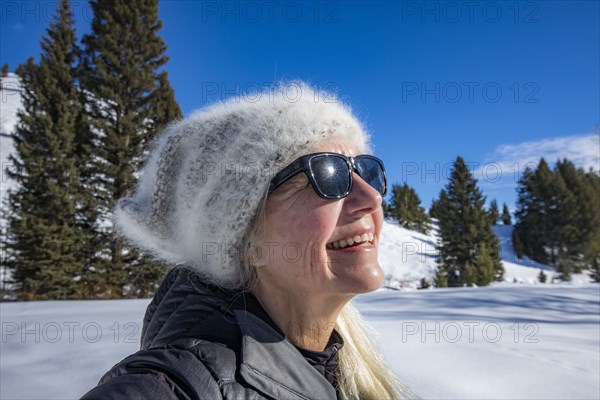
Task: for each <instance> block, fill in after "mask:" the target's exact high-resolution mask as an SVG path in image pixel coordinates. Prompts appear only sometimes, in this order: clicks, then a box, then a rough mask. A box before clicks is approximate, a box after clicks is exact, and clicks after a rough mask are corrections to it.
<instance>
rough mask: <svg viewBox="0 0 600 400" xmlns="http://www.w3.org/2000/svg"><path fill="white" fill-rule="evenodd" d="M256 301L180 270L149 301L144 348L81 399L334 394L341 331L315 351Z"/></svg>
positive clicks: (322, 396) (321, 396)
mask: <svg viewBox="0 0 600 400" xmlns="http://www.w3.org/2000/svg"><path fill="white" fill-rule="evenodd" d="M252 300H253V301H254V303H257V302H256V299H254V297H251V295H248V293H246V294H239V293H238V294H237V295H236V294H233V293H232V292H226V291H223V290H221V289H219V288H216V287H211V286H208V285H206V284H204V283H203V282H201V280H199V279H198V278H197V277H196V276H195V275H194V274H193V273H190V272H189V271H187V270H185V269H182V268H176V269H174V270H173V271H171V273H170V274H169V275H168V276H167V277H166V278H165V280H164V282H163V283H162V285H161V287H160V288H159V289H158V291H157V293H156V295H155V296H154V299H153V300H152V302H151V303H150V305H149V306H148V309H147V311H146V315H145V317H144V327H143V329H142V344H141V350H140V351H138V352H137V353H135V354H132V355H131V356H129V357H127V358H125V359H124V360H122V361H121V362H119V363H118V364H116V365H115V366H114V367H113V368H112V369H111V370H110V371H109V372H107V373H106V374H105V375H104V376H103V377H102V379H101V380H100V382H99V384H98V386H97V387H95V388H94V389H92V390H91V391H89V392H88V393H87V394H85V395H84V396H83V399H85V400H91V399H131V400H135V399H140V400H142V399H144V400H146V399H210V400H214V399H265V398H266V399H335V398H336V391H335V389H334V387H333V386H332V383H331V376H334V374H333V372H332V371H333V370H334V369H335V367H336V366H337V351H338V350H339V348H341V346H342V343H341V338H339V335H338V336H337V338H336V340H337V343H335V341H334V343H333V344H332V345H330V346H329V347H328V349H326V351H325V352H324V353H315V355H316V358H315V357H312V358H311V354H310V353H311V352H301V351H302V350H301V349H298V348H296V347H295V346H294V345H292V344H291V343H290V342H289V341H288V340H286V339H285V338H284V337H283V336H282V334H281V332H280V331H279V329H278V328H277V327H276V325H275V324H274V323H273V322H272V321H271V320H270V318H269V317H268V315H266V313H265V312H264V310H263V309H262V308H261V307H260V306H257V304H252V305H251V304H248V303H250V302H252ZM334 334H335V335H337V333H335V332H334ZM333 337H334V335H332V338H333ZM330 343H331V342H330ZM305 353H306V354H305ZM315 360H316V361H315ZM311 364H313V365H314V364H318V365H314V366H313V365H311ZM318 370H319V371H320V372H321V373H319V372H318ZM326 377H327V378H326Z"/></svg>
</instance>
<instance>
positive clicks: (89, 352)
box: [0, 284, 600, 399]
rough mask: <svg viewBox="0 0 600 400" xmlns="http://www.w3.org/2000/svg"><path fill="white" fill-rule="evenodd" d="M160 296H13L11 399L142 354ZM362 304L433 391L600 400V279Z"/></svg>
mask: <svg viewBox="0 0 600 400" xmlns="http://www.w3.org/2000/svg"><path fill="white" fill-rule="evenodd" d="M148 303H149V300H147V299H144V300H105V301H47V302H22V303H1V304H0V311H1V313H0V315H1V319H2V342H1V343H0V346H1V354H2V357H1V358H0V369H1V374H0V398H2V399H42V398H43V399H59V398H60V399H64V398H78V397H79V396H81V395H83V394H84V393H85V392H87V391H88V390H89V389H91V388H92V387H93V386H95V385H96V383H97V381H98V380H99V379H100V377H101V376H102V375H103V374H104V373H105V372H107V371H108V369H109V368H110V367H111V366H112V365H114V364H115V363H117V362H118V361H120V360H121V359H123V358H124V357H125V356H127V355H129V354H131V353H134V352H135V351H137V350H138V348H139V345H140V343H139V337H140V333H141V327H142V325H141V324H142V318H143V315H144V311H145V307H146V306H147V304H148ZM355 303H356V305H357V306H358V308H359V309H360V310H361V312H362V313H363V315H364V316H365V318H366V320H367V321H368V322H369V323H370V324H371V325H372V326H373V327H374V328H375V329H376V330H377V331H378V333H379V335H380V345H381V348H382V349H383V350H384V355H385V358H386V360H387V362H388V363H389V364H390V366H391V367H392V368H393V369H394V371H395V372H396V373H397V375H398V376H399V377H400V378H401V379H402V380H403V382H404V383H405V384H406V385H407V386H408V387H409V388H410V389H412V390H413V391H414V392H416V393H417V394H418V395H420V396H422V397H423V398H439V399H441V398H444V399H446V398H455V399H456V398H461V399H462V398H464V399H467V398H469V399H475V398H477V399H499V398H502V399H516V398H519V399H541V398H543V399H597V398H599V397H600V378H599V376H600V287H599V286H598V285H592V284H589V285H582V286H573V285H504V286H493V287H486V288H459V289H435V290H419V291H397V290H389V289H381V290H379V291H377V292H374V293H370V294H366V295H362V296H359V297H358V298H357V299H356V300H355Z"/></svg>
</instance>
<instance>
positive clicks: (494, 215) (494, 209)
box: [488, 199, 500, 225]
mask: <svg viewBox="0 0 600 400" xmlns="http://www.w3.org/2000/svg"><path fill="white" fill-rule="evenodd" d="M488 213H489V215H490V221H491V222H492V225H496V224H497V223H498V218H500V211H499V210H498V202H497V201H496V199H494V200H492V202H491V203H490V208H489V210H488Z"/></svg>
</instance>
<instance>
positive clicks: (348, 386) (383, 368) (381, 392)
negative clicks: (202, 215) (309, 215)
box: [240, 193, 418, 400]
mask: <svg viewBox="0 0 600 400" xmlns="http://www.w3.org/2000/svg"><path fill="white" fill-rule="evenodd" d="M266 200H267V195H266V193H265V195H264V197H263V198H262V199H261V201H260V203H259V206H258V209H257V212H256V214H255V216H254V218H253V219H252V222H251V224H250V226H249V228H248V229H247V231H246V233H245V235H244V239H243V243H242V247H243V248H244V249H245V250H246V251H243V252H242V257H241V261H242V268H241V271H240V273H241V274H242V276H243V277H244V279H245V284H244V288H245V289H250V288H253V287H254V286H255V284H256V282H257V279H258V278H257V274H256V271H255V268H254V267H253V266H252V262H251V260H250V257H249V252H250V248H251V242H250V239H251V238H256V237H260V234H261V231H262V229H263V228H264V220H265V213H266V204H267V201H266ZM335 328H336V330H337V331H338V333H339V334H340V335H341V336H342V338H343V340H344V346H343V347H342V348H341V350H340V351H339V353H338V367H337V372H336V377H337V390H338V393H339V397H340V399H341V400H356V399H361V400H363V399H364V400H382V399H400V398H418V397H417V396H416V395H414V394H413V393H411V392H410V391H409V390H408V389H407V388H406V387H405V386H404V385H402V383H401V382H400V381H399V380H398V378H397V377H396V375H395V374H394V372H393V371H392V370H391V369H390V367H389V366H388V365H387V364H386V363H385V361H384V360H383V357H382V356H381V352H380V351H379V349H378V347H377V346H376V345H375V343H374V342H373V340H372V339H371V338H374V337H377V336H378V335H377V333H376V332H375V331H374V330H373V329H372V328H371V327H369V326H368V325H367V324H366V323H365V322H364V320H363V318H362V316H361V314H360V312H359V311H358V309H357V308H356V307H355V306H354V305H353V304H352V303H347V304H346V305H345V306H344V308H343V309H342V311H341V313H340V315H339V316H338V319H337V321H336V325H335Z"/></svg>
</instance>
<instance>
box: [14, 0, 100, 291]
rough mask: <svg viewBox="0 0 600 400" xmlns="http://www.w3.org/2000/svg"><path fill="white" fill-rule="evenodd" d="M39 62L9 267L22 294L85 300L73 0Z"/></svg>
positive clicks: (29, 100) (27, 115)
mask: <svg viewBox="0 0 600 400" xmlns="http://www.w3.org/2000/svg"><path fill="white" fill-rule="evenodd" d="M41 45H42V54H41V59H40V63H39V65H36V64H35V63H34V62H33V59H32V58H30V59H29V61H28V62H27V64H25V65H24V66H21V67H20V68H19V69H18V70H19V72H20V74H21V81H22V85H23V110H22V111H21V112H19V114H18V116H19V119H20V123H19V124H18V126H17V128H16V133H15V136H14V141H15V142H14V143H15V148H16V154H15V155H14V156H11V159H10V161H11V163H12V164H13V168H12V169H11V170H10V171H9V176H10V178H12V179H14V180H15V181H16V182H17V184H18V188H17V190H16V191H15V192H13V193H10V194H9V197H8V202H9V210H10V211H9V215H8V232H7V239H6V249H7V264H8V265H9V267H11V268H12V269H13V271H14V273H13V277H14V279H15V281H16V283H17V284H18V286H19V288H20V294H19V296H20V298H22V299H70V298H79V297H80V296H81V293H82V292H84V291H85V288H82V287H81V283H80V281H81V278H82V276H84V275H86V273H87V267H88V261H89V258H88V257H89V254H90V251H91V249H90V248H89V246H88V239H89V238H90V237H91V232H89V231H86V230H85V229H84V227H83V226H82V225H81V224H80V222H79V217H78V216H79V211H80V207H81V192H82V188H81V186H80V185H79V169H78V162H77V155H76V148H75V143H76V142H77V140H78V139H77V137H76V136H77V128H76V125H77V120H78V118H79V116H80V114H81V112H82V110H81V107H80V105H79V103H78V101H77V98H78V90H77V88H76V87H75V84H74V81H75V78H74V75H75V72H74V71H75V66H76V64H77V61H78V57H79V49H78V48H77V45H76V34H75V29H74V24H73V15H72V13H71V7H70V4H69V2H68V1H66V0H63V1H61V2H60V6H59V8H58V14H57V15H56V16H55V18H54V19H53V21H52V22H51V23H50V27H49V28H48V29H47V31H46V36H44V37H42V41H41Z"/></svg>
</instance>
